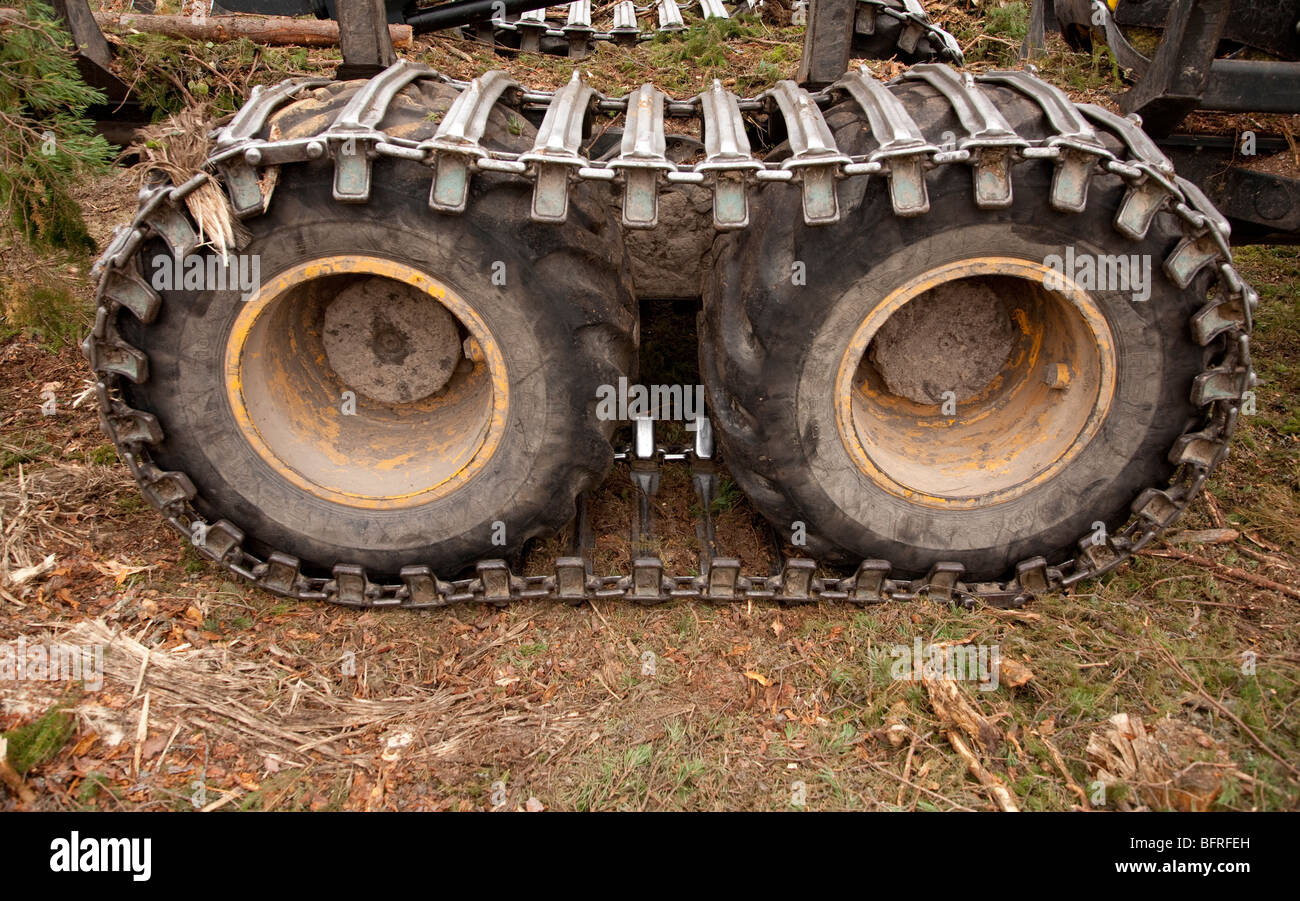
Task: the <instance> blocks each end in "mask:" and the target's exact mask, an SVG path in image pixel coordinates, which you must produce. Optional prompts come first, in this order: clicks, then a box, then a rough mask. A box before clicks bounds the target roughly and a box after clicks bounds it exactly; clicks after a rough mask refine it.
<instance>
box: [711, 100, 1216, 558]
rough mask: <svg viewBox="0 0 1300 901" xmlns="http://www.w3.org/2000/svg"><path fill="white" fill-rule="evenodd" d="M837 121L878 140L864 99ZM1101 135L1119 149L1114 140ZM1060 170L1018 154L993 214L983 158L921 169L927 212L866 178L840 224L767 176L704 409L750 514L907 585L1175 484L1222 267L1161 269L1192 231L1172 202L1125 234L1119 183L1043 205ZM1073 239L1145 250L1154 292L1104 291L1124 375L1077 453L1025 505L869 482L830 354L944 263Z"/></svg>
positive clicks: (934, 134) (1021, 553)
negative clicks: (960, 500)
mask: <svg viewBox="0 0 1300 901" xmlns="http://www.w3.org/2000/svg"><path fill="white" fill-rule="evenodd" d="M983 89H984V90H985V91H986V92H987V93H988V94H989V95H990V96H991V97H993V98H994V99H995V100H996V102H997V104H998V106H999V109H1000V110H1001V112H1002V113H1003V115H1004V116H1005V117H1006V118H1007V119H1008V121H1009V122H1010V123H1011V125H1012V126H1013V127H1014V128H1015V129H1016V131H1017V132H1018V133H1019V134H1020V135H1022V136H1024V137H1027V138H1031V139H1032V138H1038V137H1041V136H1044V135H1045V134H1047V133H1048V132H1047V128H1046V126H1045V124H1044V122H1043V119H1042V113H1041V110H1040V109H1039V107H1038V106H1037V105H1036V104H1035V103H1033V102H1032V101H1030V100H1028V99H1027V98H1025V97H1023V96H1022V95H1019V94H1017V93H1015V92H1013V91H1011V90H1009V89H1004V88H1001V87H990V86H985V87H984V88H983ZM895 91H896V96H898V97H899V99H900V100H902V101H903V103H904V104H905V105H906V107H907V109H908V110H909V112H910V113H911V114H912V116H913V118H914V119H915V120H916V121H917V123H918V124H919V125H920V126H921V128H922V130H923V131H924V132H925V134H926V136H927V138H928V139H929V140H931V141H934V142H935V143H942V142H943V141H944V140H945V137H944V133H945V132H951V133H952V134H958V135H960V134H963V131H962V129H961V128H960V125H959V124H958V122H957V120H956V118H955V116H953V114H952V112H951V109H950V107H949V105H948V103H947V102H946V101H945V100H944V99H943V98H942V97H941V96H940V95H938V93H937V92H936V91H934V90H933V89H931V88H930V87H929V86H928V85H918V84H905V85H903V86H901V87H899V88H896V89H895ZM826 118H827V122H828V124H829V125H830V127H831V129H832V131H833V132H834V135H835V139H836V141H837V143H838V144H839V146H840V148H841V149H842V150H844V151H845V152H846V153H850V154H858V153H865V152H866V151H867V150H868V149H870V147H871V146H874V145H873V144H871V143H870V139H869V134H870V132H869V130H868V129H867V128H866V127H865V123H864V120H863V117H862V115H861V113H860V111H859V110H858V108H857V107H856V106H855V105H853V104H852V103H842V104H839V105H837V106H835V107H832V108H831V109H830V110H828V111H827V114H826ZM947 140H951V136H948V138H947ZM1103 140H1104V141H1106V143H1107V144H1108V146H1109V147H1110V148H1111V149H1112V150H1113V151H1115V152H1116V153H1117V154H1119V153H1120V152H1121V149H1120V148H1121V145H1120V144H1119V142H1118V141H1117V140H1116V139H1115V138H1114V137H1113V136H1110V135H1107V134H1103ZM779 152H781V151H780V149H778V153H779ZM1051 179H1052V164H1051V163H1050V162H1048V161H1042V160H1038V161H1024V162H1021V163H1019V164H1018V165H1016V166H1015V167H1014V169H1013V179H1012V180H1013V184H1014V202H1013V204H1012V205H1011V206H1010V207H1009V208H1007V209H1000V210H994V209H980V208H978V207H977V206H976V205H975V202H974V198H973V191H972V172H971V169H970V167H969V166H966V165H961V164H947V165H942V166H939V167H937V168H936V169H934V170H932V171H931V172H930V173H929V174H928V176H927V181H928V187H929V196H930V203H931V208H930V210H929V212H928V214H926V215H922V216H918V217H914V218H900V217H897V216H895V215H894V214H893V212H892V209H891V207H890V201H889V195H888V187H887V182H886V181H885V179H883V178H875V177H873V178H871V179H869V180H865V181H866V185H865V187H864V185H863V182H864V180H862V179H856V180H848V181H845V182H842V183H841V186H840V205H841V211H842V219H841V220H840V222H839V223H837V224H835V225H831V226H825V227H816V228H814V227H808V226H806V225H804V223H803V218H802V211H801V207H800V193H799V190H798V189H797V188H794V187H792V186H789V185H783V184H768V185H765V186H763V187H762V188H761V189H760V190H759V191H757V192H756V196H755V197H754V199H753V200H752V201H751V202H752V203H753V209H752V211H751V216H752V217H753V219H754V221H757V222H763V223H766V225H765V227H764V228H754V229H749V230H747V231H743V232H736V233H733V234H730V235H727V236H725V237H724V238H723V239H721V240H720V241H719V243H718V245H717V248H716V249H717V261H718V262H717V266H716V268H715V270H714V273H713V276H712V280H711V283H710V285H709V286H708V288H707V293H706V298H705V312H704V314H703V322H702V335H701V371H702V377H703V380H704V382H705V385H706V388H707V392H708V398H709V404H710V411H711V414H712V416H713V419H714V426H715V430H716V433H717V435H718V439H719V442H720V445H721V447H722V450H723V453H724V455H725V460H726V463H727V466H728V468H729V470H730V471H731V472H732V474H733V475H734V476H735V478H736V480H737V482H738V483H739V484H740V485H741V487H742V488H743V489H744V490H745V491H746V493H747V494H748V495H749V497H750V499H751V500H752V501H753V503H754V504H755V506H756V507H757V508H758V509H759V510H760V511H761V512H762V513H763V514H764V515H765V516H766V517H767V518H768V519H769V520H770V521H771V522H772V524H773V525H774V526H775V527H776V528H777V529H778V531H779V532H780V533H781V534H783V535H785V536H786V538H787V539H788V538H790V536H791V534H792V528H793V526H792V524H793V523H795V522H802V523H804V528H805V529H806V532H807V546H806V550H805V549H803V548H797V550H800V551H802V552H804V553H806V554H808V555H810V556H814V557H816V558H818V559H820V560H824V561H829V562H845V563H849V562H855V561H858V560H862V559H871V558H878V559H884V560H888V561H891V562H892V564H893V566H894V572H895V574H896V575H898V574H901V575H905V576H909V577H919V576H923V575H925V573H926V572H927V571H928V570H929V569H930V567H931V566H932V565H934V564H935V563H937V562H942V561H952V562H957V563H961V564H963V565H964V566H965V567H966V575H967V578H968V579H973V580H996V579H1002V578H1005V577H1007V576H1008V575H1009V574H1010V573H1011V571H1012V569H1013V568H1014V566H1015V565H1016V564H1017V563H1018V562H1020V561H1022V560H1025V559H1027V558H1031V557H1035V556H1043V557H1045V558H1047V560H1048V562H1049V563H1053V564H1054V563H1060V562H1062V561H1065V560H1067V559H1069V558H1072V557H1073V556H1075V551H1076V547H1077V542H1078V540H1079V539H1080V538H1081V537H1082V536H1084V535H1086V534H1088V533H1089V532H1090V531H1091V529H1092V526H1093V523H1095V522H1097V521H1101V522H1104V523H1105V524H1106V525H1107V528H1108V529H1110V530H1112V531H1113V530H1114V529H1115V527H1116V526H1118V525H1119V524H1121V523H1122V522H1124V521H1125V520H1126V519H1127V518H1128V516H1129V513H1130V505H1131V503H1132V501H1133V500H1134V498H1135V497H1136V496H1137V495H1139V494H1140V493H1141V492H1142V491H1143V490H1144V489H1146V488H1148V487H1152V486H1163V485H1165V484H1166V483H1167V482H1168V480H1169V478H1170V476H1171V474H1172V472H1173V467H1172V465H1171V464H1170V463H1169V462H1168V459H1167V458H1168V453H1169V450H1170V448H1171V446H1172V445H1173V443H1174V441H1175V439H1176V438H1177V437H1178V436H1179V435H1180V434H1181V433H1182V432H1183V431H1184V429H1185V428H1186V427H1187V426H1188V425H1189V423H1190V422H1192V421H1194V419H1195V418H1196V417H1197V416H1198V410H1197V409H1195V408H1194V407H1193V406H1192V404H1191V402H1190V400H1189V393H1190V389H1191V385H1192V381H1193V378H1194V377H1195V376H1196V374H1197V373H1198V372H1200V371H1201V369H1202V366H1203V363H1204V361H1205V355H1204V352H1205V348H1202V347H1200V346H1198V345H1197V344H1196V343H1195V342H1194V341H1193V338H1192V335H1191V332H1190V330H1189V328H1188V320H1189V317H1190V316H1191V315H1192V314H1193V313H1194V312H1195V311H1196V310H1198V309H1199V308H1200V307H1201V306H1202V305H1203V304H1204V303H1205V296H1206V290H1207V283H1208V280H1209V278H1210V275H1209V273H1208V272H1207V271H1205V270H1203V271H1202V272H1201V273H1200V274H1199V275H1198V276H1197V278H1196V279H1195V280H1194V282H1193V283H1192V285H1191V286H1190V287H1189V288H1188V289H1187V290H1186V291H1183V290H1180V289H1179V288H1178V287H1177V286H1176V285H1174V284H1173V283H1172V282H1171V281H1169V279H1168V278H1167V277H1166V276H1165V275H1164V273H1163V270H1162V268H1161V263H1162V262H1163V261H1164V259H1165V258H1166V257H1167V256H1168V254H1169V252H1170V251H1171V250H1172V249H1173V247H1174V246H1175V245H1176V243H1177V242H1178V240H1179V239H1180V238H1182V237H1183V235H1184V233H1183V231H1182V230H1181V228H1180V225H1179V223H1178V221H1177V219H1176V218H1175V217H1174V215H1173V214H1172V213H1169V212H1161V213H1160V214H1159V215H1158V216H1157V218H1156V220H1155V223H1154V224H1153V225H1152V227H1151V229H1150V231H1149V232H1148V234H1147V236H1146V238H1145V240H1143V241H1142V242H1140V243H1135V242H1132V241H1130V240H1128V239H1127V238H1125V237H1124V236H1122V235H1121V234H1120V233H1119V232H1118V231H1117V230H1116V229H1115V228H1114V226H1113V225H1112V220H1113V219H1114V216H1115V212H1116V208H1117V205H1118V204H1119V202H1120V199H1121V198H1122V196H1123V193H1124V184H1123V182H1122V181H1121V180H1120V179H1119V178H1118V177H1117V176H1111V175H1104V176H1102V175H1098V176H1095V177H1094V178H1093V181H1092V184H1091V189H1090V192H1089V195H1088V204H1087V207H1086V209H1085V210H1084V211H1083V212H1081V213H1077V214H1075V213H1064V212H1059V211H1057V210H1055V209H1053V208H1052V207H1051V206H1049V204H1048V197H1049V195H1050V192H1051ZM1069 244H1073V245H1076V246H1077V247H1078V248H1079V252H1080V253H1083V252H1090V253H1096V254H1150V255H1151V261H1152V268H1151V274H1152V278H1151V281H1152V287H1151V296H1150V299H1149V301H1147V302H1145V303H1134V302H1132V300H1131V299H1130V298H1129V297H1128V296H1125V295H1122V294H1120V293H1119V292H1109V291H1094V292H1092V296H1093V298H1094V299H1095V301H1096V304H1097V306H1098V307H1099V308H1100V310H1101V311H1102V313H1104V316H1105V319H1106V321H1107V323H1108V325H1109V327H1110V329H1111V330H1112V332H1113V334H1114V336H1115V345H1116V355H1117V374H1118V378H1117V380H1116V388H1115V391H1116V394H1115V403H1113V404H1112V405H1111V407H1110V410H1109V412H1108V414H1107V415H1106V418H1105V420H1104V421H1103V422H1102V423H1101V425H1100V428H1099V430H1098V431H1097V432H1096V433H1095V435H1094V437H1093V438H1092V439H1091V441H1090V442H1089V443H1087V445H1086V447H1084V449H1083V450H1082V452H1081V453H1079V455H1078V456H1077V457H1075V458H1074V459H1073V460H1072V461H1071V462H1069V464H1068V465H1067V466H1066V467H1065V468H1064V470H1063V471H1060V472H1059V473H1057V474H1056V475H1054V476H1053V477H1052V478H1050V479H1049V480H1047V481H1046V482H1044V483H1043V484H1040V485H1037V486H1036V487H1034V488H1032V490H1028V491H1027V492H1026V493H1024V494H1023V495H1022V496H1020V497H1017V498H1014V499H1011V500H1006V501H1004V502H1001V503H998V504H996V505H990V506H987V507H983V508H975V509H937V508H935V507H933V506H927V505H923V504H919V503H916V502H914V501H912V500H909V499H905V498H903V497H900V496H898V495H897V494H896V493H891V492H889V491H886V490H883V489H882V488H881V486H880V485H878V484H877V483H875V482H873V481H872V480H871V479H869V478H867V477H866V476H865V475H864V474H863V472H862V471H861V470H860V469H859V467H857V466H855V465H854V464H853V462H852V459H851V456H850V453H849V451H848V450H846V442H845V441H841V440H840V435H839V433H837V430H836V420H835V411H834V401H833V397H832V395H833V389H834V386H835V373H836V370H835V365H836V361H839V360H840V359H841V357H842V354H843V353H844V352H845V348H846V347H847V346H848V343H849V340H850V336H851V335H852V333H853V331H854V328H855V326H856V324H857V323H858V322H861V321H862V318H863V317H864V316H865V315H866V314H867V312H868V310H869V309H870V306H871V304H872V302H873V301H879V300H880V299H882V298H884V297H885V295H886V294H887V293H888V292H890V291H891V290H893V289H894V288H895V287H897V286H898V285H900V284H902V283H904V282H905V281H906V280H907V279H909V278H911V277H913V276H914V275H916V274H917V273H919V272H922V271H925V270H927V269H928V268H929V267H933V266H935V265H938V264H941V263H944V262H947V261H950V260H959V259H967V258H970V257H973V256H977V255H1000V256H1003V257H1013V258H1019V259H1024V260H1028V261H1038V262H1042V261H1043V260H1044V259H1045V257H1046V256H1047V255H1049V254H1059V253H1062V252H1063V248H1064V246H1065V245H1069ZM795 261H802V262H803V263H804V264H805V266H806V275H807V285H806V286H804V287H800V286H795V285H793V284H792V283H791V282H792V279H791V271H792V269H791V267H792V264H793V263H794V262H795ZM855 291H856V292H858V293H857V294H856V300H855V294H854V292H855ZM1022 437H1024V436H1022ZM972 450H974V449H972Z"/></svg>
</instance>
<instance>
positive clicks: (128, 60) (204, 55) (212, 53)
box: [117, 33, 337, 122]
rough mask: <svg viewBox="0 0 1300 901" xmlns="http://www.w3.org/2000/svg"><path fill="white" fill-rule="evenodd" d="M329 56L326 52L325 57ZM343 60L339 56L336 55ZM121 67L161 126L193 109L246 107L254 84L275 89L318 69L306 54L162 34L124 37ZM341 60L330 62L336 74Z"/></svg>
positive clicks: (218, 110) (243, 40)
mask: <svg viewBox="0 0 1300 901" xmlns="http://www.w3.org/2000/svg"><path fill="white" fill-rule="evenodd" d="M321 53H322V54H325V53H326V52H325V51H321ZM334 55H337V54H334ZM117 58H118V61H119V62H120V63H121V65H122V68H123V70H124V72H125V80H126V81H128V82H130V83H131V84H132V90H133V92H134V93H135V95H136V96H137V97H138V98H139V100H140V103H141V104H142V105H143V106H145V107H146V108H147V109H149V110H151V111H152V114H153V118H154V121H155V122H158V121H162V120H163V119H166V118H167V117H168V116H171V115H175V114H176V113H179V112H180V111H181V110H183V109H185V108H187V107H193V106H208V107H211V109H212V110H213V112H214V114H215V115H218V116H219V115H222V114H225V113H230V112H234V111H235V110H236V109H238V108H239V107H240V106H242V105H243V103H244V99H245V97H247V95H248V93H249V92H250V91H251V90H252V86H253V85H254V84H264V83H275V82H279V81H281V80H283V79H285V78H287V77H289V76H291V75H300V74H304V73H307V72H309V71H316V72H318V73H319V71H321V69H320V67H317V68H316V69H314V70H313V69H312V66H311V63H310V60H309V58H308V55H307V51H306V49H304V48H297V49H294V48H287V47H286V48H281V47H263V46H261V45H260V44H256V43H254V42H253V41H250V40H248V39H247V38H238V39H237V40H233V41H220V42H213V41H207V42H200V41H191V40H185V39H182V38H172V37H166V36H164V35H160V34H144V33H138V34H124V35H122V44H121V46H120V47H119V48H118V53H117ZM336 63H337V60H336V59H329V60H328V68H330V69H332V68H333V66H334V65H335V64H336Z"/></svg>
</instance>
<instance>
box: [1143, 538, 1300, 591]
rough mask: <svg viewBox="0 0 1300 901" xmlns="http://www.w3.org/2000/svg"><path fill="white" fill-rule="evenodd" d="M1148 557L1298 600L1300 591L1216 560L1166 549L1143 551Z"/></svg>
mask: <svg viewBox="0 0 1300 901" xmlns="http://www.w3.org/2000/svg"><path fill="white" fill-rule="evenodd" d="M1143 553H1144V554H1146V555H1147V556H1150V557H1172V558H1174V559H1175V560H1185V561H1187V562H1188V563H1195V564H1196V565H1198V566H1204V567H1206V568H1207V569H1213V570H1215V571H1217V572H1221V573H1223V574H1224V575H1225V576H1228V577H1229V578H1233V579H1237V580H1238V581H1241V582H1249V583H1250V584H1251V585H1257V586H1259V587H1260V588H1267V589H1269V590H1270V591H1276V592H1279V593H1281V594H1284V595H1286V596H1287V597H1292V598H1297V599H1300V591H1297V590H1296V589H1294V588H1292V587H1291V586H1289V585H1283V584H1282V583H1281V582H1274V581H1273V580H1272V579H1266V578H1264V577H1263V576H1258V575H1256V574H1255V573H1252V572H1247V571H1246V570H1244V569H1239V568H1237V567H1235V566H1229V565H1228V564H1226V563H1220V562H1219V561H1217V560H1211V559H1210V558H1209V557H1202V556H1201V555H1200V554H1189V553H1187V552H1186V551H1180V550H1178V549H1177V548H1172V547H1167V548H1165V549H1164V550H1160V551H1143Z"/></svg>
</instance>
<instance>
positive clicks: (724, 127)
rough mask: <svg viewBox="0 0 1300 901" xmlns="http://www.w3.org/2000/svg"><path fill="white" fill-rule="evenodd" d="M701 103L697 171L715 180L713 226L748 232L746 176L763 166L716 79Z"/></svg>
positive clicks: (731, 97) (735, 101) (734, 103)
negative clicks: (701, 134) (701, 143)
mask: <svg viewBox="0 0 1300 901" xmlns="http://www.w3.org/2000/svg"><path fill="white" fill-rule="evenodd" d="M668 2H671V0H668ZM699 99H700V114H701V116H702V117H703V120H704V122H703V132H704V159H703V160H702V161H701V162H699V163H697V164H696V166H695V171H696V172H699V173H706V174H709V175H711V176H712V180H713V226H714V227H715V228H717V229H719V230H727V229H734V228H745V227H746V226H747V225H749V200H748V197H747V195H746V188H745V176H744V173H745V172H746V171H755V170H758V169H762V168H763V164H762V163H761V162H759V161H758V160H757V159H755V158H754V156H753V155H752V154H751V153H750V151H749V137H748V136H747V135H746V134H745V120H744V119H743V118H742V117H741V115H740V101H739V98H737V97H736V95H735V94H733V93H731V92H730V91H728V90H726V89H725V88H723V86H722V82H721V81H718V80H717V79H714V81H713V86H712V87H710V88H709V89H708V90H707V91H705V92H704V93H703V94H701V95H700V98H699Z"/></svg>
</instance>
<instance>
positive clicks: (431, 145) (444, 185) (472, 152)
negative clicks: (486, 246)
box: [419, 69, 519, 213]
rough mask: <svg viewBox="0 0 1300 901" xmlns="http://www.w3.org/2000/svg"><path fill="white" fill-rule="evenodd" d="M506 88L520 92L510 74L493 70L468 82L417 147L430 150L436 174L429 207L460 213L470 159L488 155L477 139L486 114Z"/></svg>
mask: <svg viewBox="0 0 1300 901" xmlns="http://www.w3.org/2000/svg"><path fill="white" fill-rule="evenodd" d="M506 91H514V92H518V91H519V86H518V85H516V84H515V82H514V80H513V79H511V78H510V76H509V75H508V74H507V73H506V72H504V71H503V70H500V69H494V70H492V71H491V72H487V73H485V74H483V75H481V76H479V77H478V78H475V79H474V80H473V81H471V82H470V83H469V87H467V88H466V89H465V90H463V91H461V92H460V94H459V95H458V96H457V97H456V99H455V100H454V101H453V102H452V104H451V108H450V109H448V110H447V113H446V115H444V116H443V118H442V122H440V123H439V124H438V131H437V132H436V133H435V134H434V136H433V137H432V138H430V139H429V140H428V141H425V142H423V143H421V144H420V146H419V149H420V150H422V151H423V150H429V151H432V153H433V157H434V165H435V167H436V174H435V175H434V179H433V184H432V185H431V186H430V188H429V206H430V207H432V208H433V209H435V210H440V211H441V212H444V213H459V212H461V211H463V210H464V209H465V203H466V200H467V199H468V197H469V173H470V165H471V164H472V162H473V160H475V159H477V158H481V157H484V156H487V151H486V150H484V149H483V147H482V145H481V144H479V141H480V140H481V139H482V137H483V133H484V132H485V131H486V130H487V124H488V117H490V116H491V115H492V108H493V107H494V106H495V105H496V102H497V100H498V98H500V97H501V95H502V94H504V93H505V92H506Z"/></svg>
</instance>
